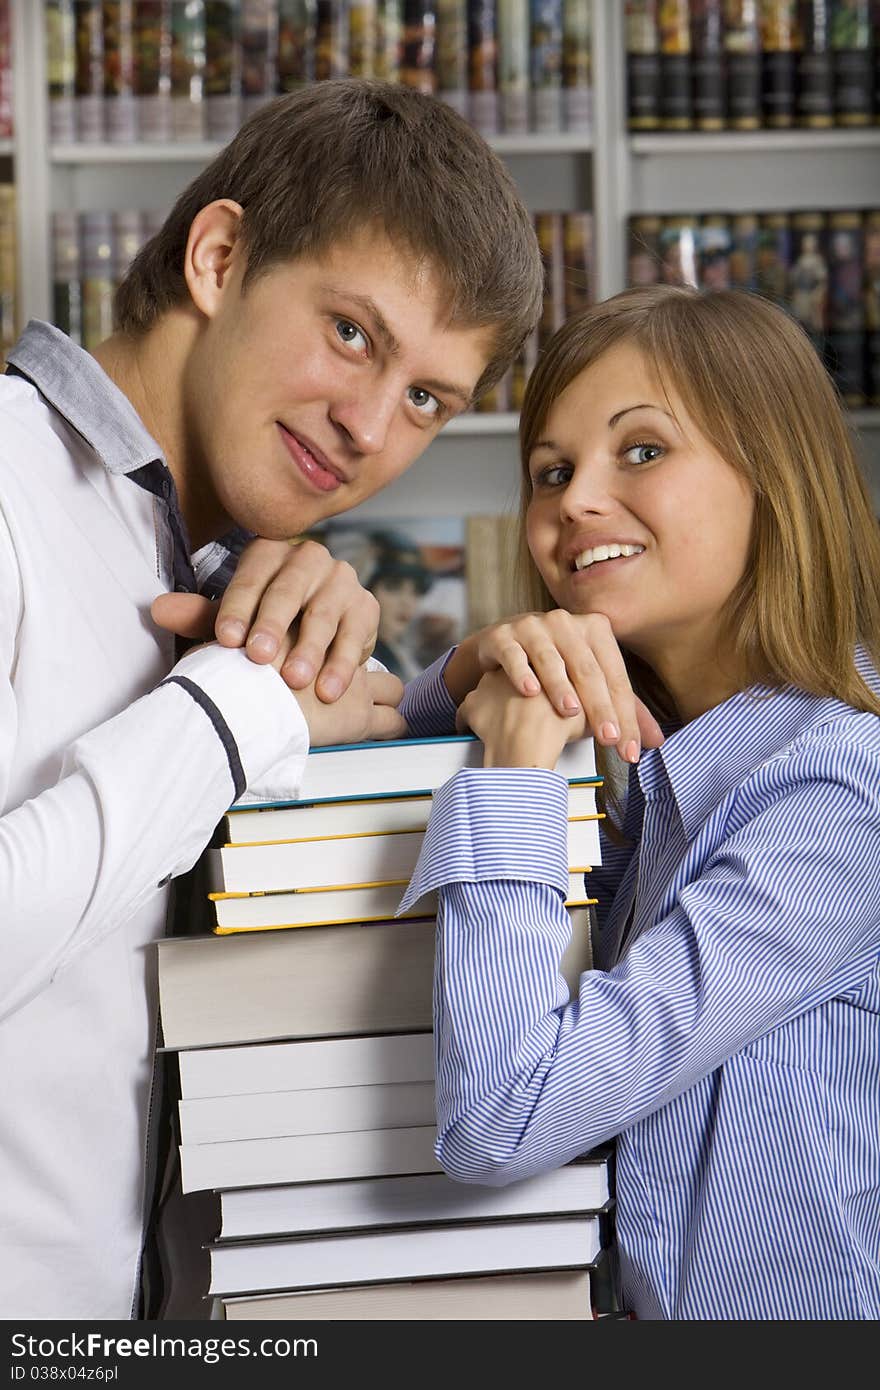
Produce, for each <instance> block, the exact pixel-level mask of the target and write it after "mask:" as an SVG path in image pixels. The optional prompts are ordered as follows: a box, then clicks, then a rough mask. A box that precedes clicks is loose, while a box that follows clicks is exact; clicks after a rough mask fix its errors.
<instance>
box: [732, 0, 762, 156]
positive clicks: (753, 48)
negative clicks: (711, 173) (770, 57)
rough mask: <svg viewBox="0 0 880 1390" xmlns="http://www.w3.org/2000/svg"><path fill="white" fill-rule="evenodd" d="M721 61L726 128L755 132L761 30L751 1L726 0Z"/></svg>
mask: <svg viewBox="0 0 880 1390" xmlns="http://www.w3.org/2000/svg"><path fill="white" fill-rule="evenodd" d="M724 58H725V67H726V70H727V124H728V126H729V127H730V128H731V129H732V130H757V129H758V128H759V126H760V124H761V27H760V23H759V16H758V6H757V5H756V4H755V3H754V0H726V3H725V7H724Z"/></svg>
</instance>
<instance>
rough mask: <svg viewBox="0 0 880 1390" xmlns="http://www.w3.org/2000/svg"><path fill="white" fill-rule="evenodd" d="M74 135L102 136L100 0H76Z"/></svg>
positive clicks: (88, 139)
mask: <svg viewBox="0 0 880 1390" xmlns="http://www.w3.org/2000/svg"><path fill="white" fill-rule="evenodd" d="M74 15H75V19H76V136H77V139H78V140H79V141H80V142H81V143H83V144H94V143H95V142H97V141H99V140H103V138H104V16H103V9H102V4H101V0H76V5H75V7H74Z"/></svg>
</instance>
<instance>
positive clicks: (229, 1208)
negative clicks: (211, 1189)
mask: <svg viewBox="0 0 880 1390" xmlns="http://www.w3.org/2000/svg"><path fill="white" fill-rule="evenodd" d="M610 1198H611V1193H610V1187H609V1179H608V1157H607V1154H605V1153H603V1152H601V1151H597V1153H596V1154H595V1155H587V1156H586V1157H585V1158H583V1159H576V1160H575V1161H574V1162H573V1163H567V1164H565V1165H564V1167H562V1168H556V1169H554V1170H553V1171H552V1172H550V1173H539V1174H538V1175H537V1176H536V1177H532V1178H523V1179H522V1180H521V1181H520V1182H514V1183H509V1184H508V1185H507V1186H506V1187H481V1186H476V1185H472V1184H470V1183H460V1182H453V1180H452V1179H451V1178H449V1177H447V1176H446V1174H445V1173H413V1174H411V1175H409V1176H406V1177H397V1178H387V1177H386V1178H374V1179H372V1180H370V1179H359V1180H354V1181H347V1182H345V1181H344V1182H336V1183H333V1184H332V1186H329V1185H328V1184H326V1183H323V1182H318V1183H290V1184H286V1185H284V1186H277V1187H253V1188H240V1189H238V1190H232V1191H225V1192H221V1194H220V1232H219V1237H218V1238H219V1239H220V1240H254V1239H256V1238H258V1237H262V1236H267V1237H268V1236H280V1235H294V1234H296V1233H305V1232H308V1231H332V1230H353V1229H355V1228H357V1227H366V1226H374V1227H389V1226H424V1225H428V1224H429V1223H432V1222H453V1221H497V1220H504V1219H508V1218H510V1217H526V1216H528V1217H538V1216H549V1215H554V1216H562V1215H570V1214H571V1213H574V1212H599V1211H602V1210H604V1208H605V1207H607V1205H608V1203H609V1201H610Z"/></svg>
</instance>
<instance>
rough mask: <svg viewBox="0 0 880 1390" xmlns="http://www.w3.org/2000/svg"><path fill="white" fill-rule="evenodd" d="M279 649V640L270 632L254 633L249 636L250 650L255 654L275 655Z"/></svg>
mask: <svg viewBox="0 0 880 1390" xmlns="http://www.w3.org/2000/svg"><path fill="white" fill-rule="evenodd" d="M277 650H278V641H277V638H275V637H270V635H269V633H268V632H257V633H253V634H252V635H251V636H250V637H249V638H248V651H249V652H251V653H252V655H254V656H266V657H273V656H274V655H275V653H276V652H277Z"/></svg>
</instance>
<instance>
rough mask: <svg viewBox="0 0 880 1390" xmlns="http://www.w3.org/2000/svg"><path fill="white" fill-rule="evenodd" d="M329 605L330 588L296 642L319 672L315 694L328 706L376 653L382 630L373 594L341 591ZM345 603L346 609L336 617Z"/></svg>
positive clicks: (307, 615) (311, 607)
mask: <svg viewBox="0 0 880 1390" xmlns="http://www.w3.org/2000/svg"><path fill="white" fill-rule="evenodd" d="M330 602H331V596H330V591H329V588H328V591H327V594H326V595H325V594H323V593H322V594H321V597H320V606H319V604H318V602H317V601H316V602H315V603H314V604H310V605H309V607H308V609H307V610H306V612H305V613H304V614H303V618H302V622H301V623H300V630H299V639H298V641H297V653H299V651H304V652H305V658H304V659H305V661H306V662H307V663H309V664H311V663H312V662H314V663H315V665H316V667H318V668H320V669H319V671H318V679H317V681H316V683H315V691H316V693H317V695H318V698H319V699H321V700H324V701H325V703H327V704H332V703H333V701H334V700H338V699H339V697H340V695H342V694H343V693H344V692H345V691H346V690H347V689H348V687H349V685H350V684H351V679H352V676H353V675H354V673H355V671H356V670H357V669H358V667H359V666H361V665H363V663H364V661H365V660H366V657H367V656H369V654H370V652H371V651H372V650H373V647H374V646H375V643H376V635H377V631H378V627H379V605H378V603H377V602H376V600H375V599H374V598H373V595H372V594H367V593H366V592H365V591H363V590H354V591H353V592H352V594H350V595H349V594H348V593H346V592H345V591H344V590H343V589H342V588H341V587H340V591H339V597H338V599H335V598H334V600H333V606H332V607H330V606H329V605H330ZM343 602H344V603H345V604H346V605H347V606H346V607H345V608H344V609H343V611H342V613H341V615H339V616H337V615H338V613H339V608H340V606H341V604H342V603H343ZM334 623H335V624H337V626H336V630H335V633H334V632H333V625H334ZM328 639H329V640H328ZM365 653H366V655H365ZM400 698H401V699H402V698H403V697H402V696H401V697H400Z"/></svg>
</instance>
